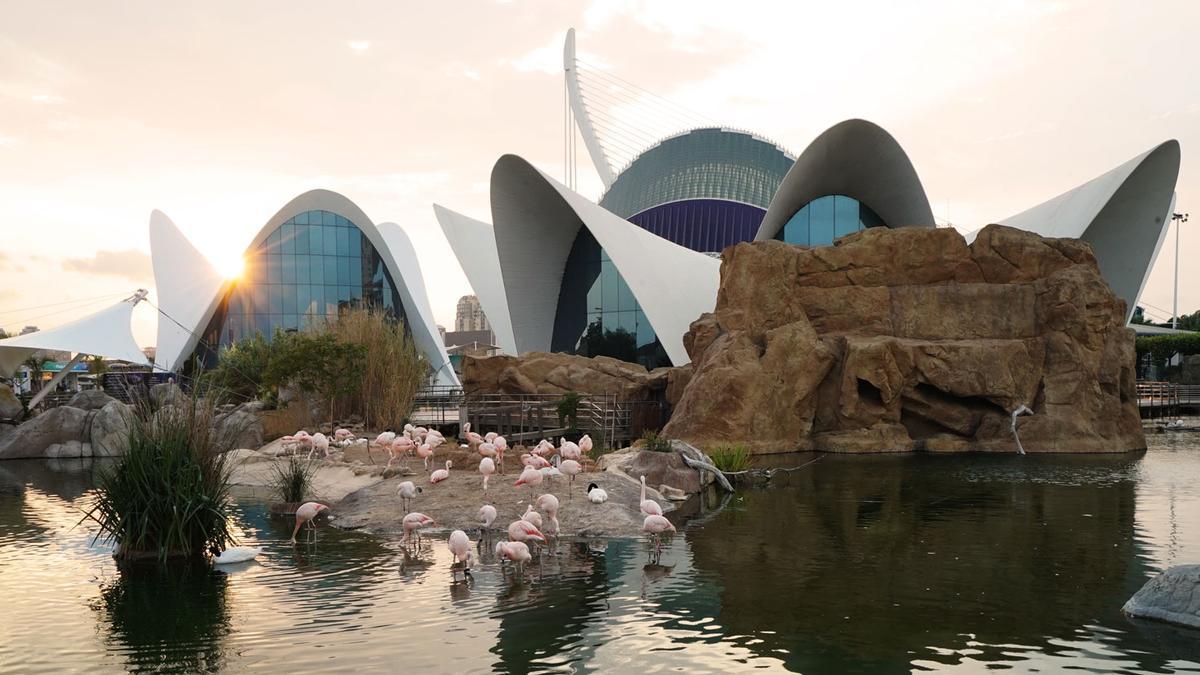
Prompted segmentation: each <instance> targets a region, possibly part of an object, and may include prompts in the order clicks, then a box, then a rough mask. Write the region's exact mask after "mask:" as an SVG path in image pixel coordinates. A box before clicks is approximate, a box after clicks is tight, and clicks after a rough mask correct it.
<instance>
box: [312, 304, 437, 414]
mask: <svg viewBox="0 0 1200 675" xmlns="http://www.w3.org/2000/svg"><path fill="white" fill-rule="evenodd" d="M329 330H331V331H333V333H334V334H335V335H336V336H337V338H338V339H339V340H340V341H342V342H343V343H346V344H353V345H359V346H361V347H362V348H363V349H364V350H365V353H366V364H367V367H366V369H365V371H364V372H363V374H362V376H361V378H360V380H359V382H358V383H357V385H356V386H354V387H352V388H350V390H349V391H346V392H344V393H342V394H341V395H340V396H339V397H338V401H337V409H338V410H339V411H341V412H342V414H345V415H357V416H358V417H360V418H362V420H363V423H364V424H365V425H366V426H367V428H369V429H384V428H391V429H399V428H401V427H403V426H404V422H405V420H407V419H408V416H409V414H410V413H411V412H412V408H413V400H414V399H415V398H416V395H417V390H419V389H420V388H421V385H422V384H423V383H424V382H425V378H426V377H427V375H428V373H429V362H428V361H426V359H425V357H424V356H423V355H422V354H421V352H420V350H419V349H417V345H416V343H415V342H413V339H412V336H411V335H409V334H408V332H407V331H406V329H405V327H404V323H403V322H402V321H397V320H395V319H392V318H389V317H388V316H387V315H385V314H383V313H382V312H379V311H376V310H370V309H354V310H350V311H348V312H345V313H343V314H342V315H341V316H339V317H338V320H337V321H336V322H334V323H332V324H331V325H330V326H329Z"/></svg>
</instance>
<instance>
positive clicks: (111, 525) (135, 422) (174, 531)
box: [84, 398, 242, 561]
mask: <svg viewBox="0 0 1200 675" xmlns="http://www.w3.org/2000/svg"><path fill="white" fill-rule="evenodd" d="M190 403H191V405H184V406H179V407H176V406H164V407H163V408H162V409H160V410H158V411H154V410H153V409H151V407H150V406H149V405H148V404H140V405H138V406H137V407H136V408H135V409H134V412H133V414H132V415H130V422H129V434H128V437H127V439H125V447H123V448H119V449H120V450H123V452H122V453H121V457H120V459H119V460H117V462H116V464H115V465H113V466H112V467H111V468H109V469H107V470H104V471H102V472H101V474H100V476H99V485H98V487H97V491H96V498H95V502H94V504H93V506H92V508H91V510H90V511H88V512H87V514H85V515H84V519H91V520H93V521H95V522H96V523H97V524H98V525H99V526H100V531H99V532H98V533H97V534H96V538H97V539H103V540H105V541H109V542H115V543H116V544H117V555H118V557H121V558H127V559H128V558H134V557H141V556H146V555H155V556H156V557H157V558H158V559H159V560H160V561H164V560H166V559H167V558H168V557H169V556H197V555H202V554H203V553H204V552H205V551H206V550H207V549H208V548H209V547H210V546H216V547H217V548H220V549H223V548H225V547H226V546H227V545H228V544H229V543H231V542H232V541H233V535H232V534H231V532H230V530H229V510H230V502H229V467H228V466H227V465H226V462H225V455H224V454H223V453H224V452H225V451H227V450H229V449H231V448H232V447H233V444H234V442H235V440H236V439H237V436H238V435H239V432H240V431H242V430H241V429H235V428H231V427H230V426H225V427H222V428H221V430H220V431H218V430H217V428H214V426H213V420H214V416H215V408H216V402H215V401H213V400H208V401H201V400H197V399H195V398H193V399H192V400H191V402H190Z"/></svg>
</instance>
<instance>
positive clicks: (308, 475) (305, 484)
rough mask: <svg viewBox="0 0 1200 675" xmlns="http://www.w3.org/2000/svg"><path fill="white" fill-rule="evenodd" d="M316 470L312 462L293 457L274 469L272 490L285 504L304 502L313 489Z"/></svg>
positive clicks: (278, 464)
mask: <svg viewBox="0 0 1200 675" xmlns="http://www.w3.org/2000/svg"><path fill="white" fill-rule="evenodd" d="M314 470H315V469H314V465H313V463H312V462H310V461H308V460H306V459H301V458H300V457H298V456H296V455H291V456H289V457H288V458H287V461H286V462H283V463H277V464H275V466H274V467H273V468H272V474H271V479H270V483H271V490H272V491H274V492H275V496H276V497H277V498H278V499H279V501H281V502H283V503H284V504H295V503H298V502H302V501H304V499H305V497H307V496H308V493H309V491H310V490H311V489H312V477H313V472H314Z"/></svg>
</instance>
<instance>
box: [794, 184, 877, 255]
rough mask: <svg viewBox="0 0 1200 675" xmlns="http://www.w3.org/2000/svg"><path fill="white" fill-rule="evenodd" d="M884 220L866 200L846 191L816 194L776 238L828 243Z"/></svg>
mask: <svg viewBox="0 0 1200 675" xmlns="http://www.w3.org/2000/svg"><path fill="white" fill-rule="evenodd" d="M884 225H885V223H884V222H883V219H882V218H880V217H879V216H878V215H876V214H875V212H874V211H872V210H871V209H870V208H869V207H868V206H867V205H866V204H863V203H861V202H859V201H858V200H857V199H854V198H853V197H847V196H845V195H826V196H824V197H818V198H817V199H814V200H812V201H811V202H809V203H807V204H805V205H804V207H803V208H801V209H800V210H799V211H797V212H796V214H795V215H793V216H792V217H791V218H789V219H788V221H787V223H786V224H784V226H783V228H782V229H780V230H779V233H778V234H776V235H775V238H776V239H778V240H780V241H786V242H787V243H789V244H801V245H803V246H829V245H830V244H832V243H833V240H834V239H837V238H838V237H844V236H846V235H847V234H850V233H851V232H858V231H859V230H865V229H867V228H868V227H881V226H884Z"/></svg>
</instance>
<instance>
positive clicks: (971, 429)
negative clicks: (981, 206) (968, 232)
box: [663, 225, 1145, 452]
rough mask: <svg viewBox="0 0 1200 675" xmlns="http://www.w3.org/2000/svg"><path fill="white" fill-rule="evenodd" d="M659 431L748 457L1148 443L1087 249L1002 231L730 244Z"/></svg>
mask: <svg viewBox="0 0 1200 675" xmlns="http://www.w3.org/2000/svg"><path fill="white" fill-rule="evenodd" d="M685 346H687V348H688V350H689V351H688V353H689V355H690V356H691V357H692V366H691V375H690V379H689V380H688V381H687V383H686V386H685V387H684V388H683V392H682V395H681V396H680V398H679V401H678V405H677V406H676V408H675V411H674V414H673V416H672V418H671V420H670V422H669V423H668V425H667V427H666V428H665V429H664V430H663V433H664V435H667V436H670V437H673V438H682V439H685V440H690V441H692V442H694V443H696V444H698V445H701V446H705V445H707V446H711V445H714V444H718V443H723V442H747V443H749V444H750V445H751V446H752V447H753V448H754V449H755V450H756V451H759V452H784V451H791V450H804V449H815V450H823V451H831V452H910V451H917V450H925V451H935V452H947V451H965V450H985V451H1004V452H1011V451H1014V450H1015V448H1016V445H1015V443H1014V440H1013V437H1012V433H1011V426H1010V425H1011V419H1010V416H1009V413H1010V412H1011V411H1012V410H1014V409H1015V408H1017V407H1018V406H1020V405H1026V406H1028V407H1029V408H1031V409H1032V410H1033V411H1034V415H1033V416H1031V417H1022V418H1020V421H1019V423H1018V428H1019V430H1020V436H1021V442H1022V443H1023V445H1024V447H1025V449H1026V450H1027V451H1030V452H1123V451H1128V450H1135V449H1141V448H1144V447H1145V439H1144V438H1143V436H1142V428H1141V423H1140V420H1139V417H1138V410H1137V401H1136V396H1135V388H1134V346H1133V332H1132V331H1131V330H1129V329H1127V328H1126V327H1125V304H1124V302H1123V301H1122V300H1120V299H1119V298H1118V297H1116V296H1115V295H1114V294H1113V292H1112V290H1111V289H1109V287H1108V285H1107V284H1106V283H1105V282H1104V280H1103V278H1102V277H1101V276H1100V272H1099V268H1098V267H1097V264H1096V260H1095V257H1094V256H1093V254H1092V251H1091V248H1090V247H1089V246H1088V245H1087V244H1086V243H1083V242H1081V241H1077V240H1067V239H1046V238H1042V237H1039V236H1037V235H1035V234H1031V233H1029V232H1024V231H1021V230H1016V229H1012V228H1008V227H1003V226H999V225H989V226H988V227H986V228H984V229H983V230H982V231H981V232H980V233H979V235H978V237H977V238H976V239H975V242H974V243H973V244H972V245H971V246H968V245H967V244H966V242H965V240H964V239H963V238H962V236H961V235H959V234H958V232H956V231H955V230H953V229H949V228H939V229H895V230H893V229H888V228H872V229H869V230H865V231H862V232H858V233H855V234H852V235H849V236H847V237H844V238H842V239H839V240H838V241H837V242H836V243H835V244H834V245H833V246H828V247H820V248H804V247H800V246H793V245H790V244H785V243H783V242H777V241H763V242H754V243H746V244H738V245H736V246H734V247H731V248H729V249H726V250H725V252H724V254H723V262H722V265H721V287H720V291H719V293H718V297H717V305H716V309H715V312H714V313H713V314H706V315H704V316H702V317H700V318H699V319H697V320H696V321H695V322H694V323H693V324H692V326H691V330H690V331H689V332H688V334H687V335H686V336H685Z"/></svg>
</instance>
